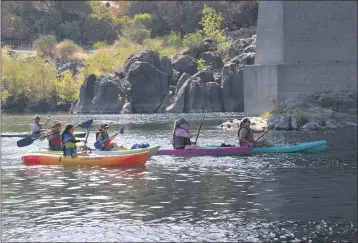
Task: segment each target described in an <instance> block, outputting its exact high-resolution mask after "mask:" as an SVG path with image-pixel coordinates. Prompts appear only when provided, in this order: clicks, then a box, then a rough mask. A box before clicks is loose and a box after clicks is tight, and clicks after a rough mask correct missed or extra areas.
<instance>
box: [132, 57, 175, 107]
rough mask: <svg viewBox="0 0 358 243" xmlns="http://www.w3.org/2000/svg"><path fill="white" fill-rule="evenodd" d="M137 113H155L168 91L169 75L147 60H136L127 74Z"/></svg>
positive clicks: (133, 104) (133, 105)
mask: <svg viewBox="0 0 358 243" xmlns="http://www.w3.org/2000/svg"><path fill="white" fill-rule="evenodd" d="M125 80H126V81H127V82H128V83H129V84H130V91H129V99H130V102H131V104H132V109H133V112H135V113H155V112H156V111H157V109H158V108H159V107H160V105H161V103H162V101H163V99H164V98H165V96H166V95H167V93H168V86H169V85H168V81H169V78H168V75H167V74H165V73H164V72H162V71H160V70H159V69H157V68H156V67H154V66H152V65H150V64H149V63H147V62H138V61H137V62H134V63H132V64H131V65H130V68H129V70H128V72H127V74H126V77H125Z"/></svg>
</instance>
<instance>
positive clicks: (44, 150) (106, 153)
mask: <svg viewBox="0 0 358 243" xmlns="http://www.w3.org/2000/svg"><path fill="white" fill-rule="evenodd" d="M159 148H160V146H151V147H148V148H141V149H130V150H120V151H98V150H92V151H91V152H90V153H89V154H91V155H92V154H93V155H102V156H110V155H123V154H135V153H141V152H145V151H149V157H152V156H153V155H155V154H156V153H157V151H158V149H159ZM27 153H28V154H31V153H36V154H37V153H41V154H62V153H63V152H62V151H54V150H49V149H47V148H39V149H35V150H30V151H27Z"/></svg>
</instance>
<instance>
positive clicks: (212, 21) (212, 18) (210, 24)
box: [200, 4, 227, 42]
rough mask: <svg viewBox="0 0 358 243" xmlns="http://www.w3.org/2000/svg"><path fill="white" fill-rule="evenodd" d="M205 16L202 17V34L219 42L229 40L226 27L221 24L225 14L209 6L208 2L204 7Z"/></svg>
mask: <svg viewBox="0 0 358 243" xmlns="http://www.w3.org/2000/svg"><path fill="white" fill-rule="evenodd" d="M202 13H203V17H202V18H201V21H200V24H201V26H202V28H203V29H202V31H201V32H202V34H203V36H205V37H208V38H211V39H214V40H216V41H217V42H225V41H227V37H226V35H225V32H224V29H222V28H221V27H222V26H221V25H222V22H223V19H224V18H223V15H222V14H221V13H217V12H216V11H215V9H213V8H210V7H208V6H207V5H206V4H205V5H204V8H203V12H202Z"/></svg>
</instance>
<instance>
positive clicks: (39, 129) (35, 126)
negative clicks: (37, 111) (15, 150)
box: [31, 115, 50, 133]
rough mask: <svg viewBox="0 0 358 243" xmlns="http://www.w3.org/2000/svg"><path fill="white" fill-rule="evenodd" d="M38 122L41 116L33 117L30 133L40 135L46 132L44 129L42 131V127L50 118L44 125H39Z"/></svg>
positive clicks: (48, 119)
mask: <svg viewBox="0 0 358 243" xmlns="http://www.w3.org/2000/svg"><path fill="white" fill-rule="evenodd" d="M40 120H41V116H39V115H35V116H34V123H33V124H32V126H31V132H32V133H40V132H44V131H46V129H42V126H43V125H46V124H47V123H48V122H49V121H50V118H47V120H46V122H45V123H40Z"/></svg>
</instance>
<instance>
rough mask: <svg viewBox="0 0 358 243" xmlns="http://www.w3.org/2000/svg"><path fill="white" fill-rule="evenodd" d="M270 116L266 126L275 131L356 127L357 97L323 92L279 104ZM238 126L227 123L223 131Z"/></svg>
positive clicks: (293, 98) (344, 93) (352, 94)
mask: <svg viewBox="0 0 358 243" xmlns="http://www.w3.org/2000/svg"><path fill="white" fill-rule="evenodd" d="M271 113H272V114H271V115H270V116H269V118H268V120H266V124H265V126H267V127H268V128H273V129H274V130H322V129H334V128H341V127H357V93H356V92H355V91H339V92H334V91H320V92H315V93H312V94H306V95H299V96H295V97H292V98H289V99H285V100H281V101H279V102H278V103H277V107H275V108H274V109H273V110H272V111H271ZM261 119H263V118H261ZM239 122H240V121H239V120H236V121H234V122H225V123H223V124H221V125H220V127H221V128H228V129H231V128H233V127H238V124H239Z"/></svg>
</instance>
